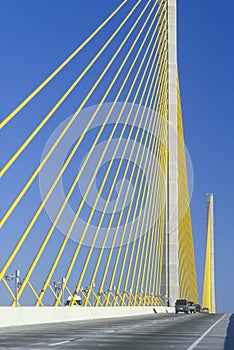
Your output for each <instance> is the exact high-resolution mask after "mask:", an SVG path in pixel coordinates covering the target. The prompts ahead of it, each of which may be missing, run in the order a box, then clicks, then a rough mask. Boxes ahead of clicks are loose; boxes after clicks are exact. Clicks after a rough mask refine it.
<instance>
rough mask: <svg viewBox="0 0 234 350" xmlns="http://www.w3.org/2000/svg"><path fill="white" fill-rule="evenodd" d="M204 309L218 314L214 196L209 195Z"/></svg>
mask: <svg viewBox="0 0 234 350" xmlns="http://www.w3.org/2000/svg"><path fill="white" fill-rule="evenodd" d="M202 307H206V308H208V309H209V312H210V313H216V301H215V273H214V195H213V194H208V195H207V245H206V263H205V272H204V285H203V299H202Z"/></svg>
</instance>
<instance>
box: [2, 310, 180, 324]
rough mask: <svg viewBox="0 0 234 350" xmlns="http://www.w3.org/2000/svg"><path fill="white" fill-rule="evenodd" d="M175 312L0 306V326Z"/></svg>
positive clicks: (170, 311) (171, 311)
mask: <svg viewBox="0 0 234 350" xmlns="http://www.w3.org/2000/svg"><path fill="white" fill-rule="evenodd" d="M167 312H168V313H173V312H174V308H173V307H163V306H145V307H144V306H140V307H133V306H132V307H131V306H130V307H76V306H74V307H30V306H26V307H25V306H22V307H5V306H3V307H0V327H8V326H20V325H29V324H42V323H54V322H69V321H82V320H95V319H101V318H115V317H128V316H140V315H150V314H153V313H167Z"/></svg>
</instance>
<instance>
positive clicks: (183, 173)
mask: <svg viewBox="0 0 234 350" xmlns="http://www.w3.org/2000/svg"><path fill="white" fill-rule="evenodd" d="M177 104H178V188H179V198H178V213H179V237H178V241H179V272H180V291H181V297H183V298H186V299H189V300H193V301H194V302H197V301H198V295H197V283H196V269H195V258H194V247H193V237H192V225H191V216H190V207H189V191H188V178H187V166H186V158H185V147H184V134H183V122H182V108H181V101H180V89H179V79H178V74H177ZM185 266H186V268H185Z"/></svg>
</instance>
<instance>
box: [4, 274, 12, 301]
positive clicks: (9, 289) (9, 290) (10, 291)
mask: <svg viewBox="0 0 234 350" xmlns="http://www.w3.org/2000/svg"><path fill="white" fill-rule="evenodd" d="M2 281H3V283H4V285H5V286H6V288H7V290H8V292H9V293H10V295H11V296H12V298H13V299H15V295H14V293H13V292H12V290H11V288H10V287H9V285H8V283H7V282H6V281H5V278H3V279H2Z"/></svg>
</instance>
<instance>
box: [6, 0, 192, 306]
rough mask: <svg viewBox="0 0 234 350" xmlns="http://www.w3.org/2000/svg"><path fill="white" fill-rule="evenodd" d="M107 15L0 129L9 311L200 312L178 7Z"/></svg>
mask: <svg viewBox="0 0 234 350" xmlns="http://www.w3.org/2000/svg"><path fill="white" fill-rule="evenodd" d="M103 18H105V19H104V20H103V22H102V23H101V24H100V26H99V27H98V28H96V30H94V31H93V33H92V34H91V35H89V36H88V37H87V39H86V40H85V41H84V42H82V43H81V44H80V45H79V46H78V47H77V49H76V50H75V51H74V52H73V53H72V54H71V55H70V56H69V57H67V58H66V59H65V60H64V61H63V62H62V63H61V65H60V66H58V67H57V68H56V69H54V70H53V71H52V73H51V74H50V75H49V76H48V77H47V78H46V79H45V80H44V81H43V82H42V83H41V84H40V85H38V87H37V88H36V89H35V90H34V91H32V93H31V94H30V95H29V96H27V97H26V98H25V100H23V101H22V102H21V103H20V104H19V105H18V106H17V107H15V108H14V109H13V110H12V112H11V113H10V114H8V115H7V116H6V117H5V118H3V120H2V122H1V128H2V134H3V140H4V147H5V149H4V155H3V166H2V169H1V177H2V184H3V186H2V188H3V190H2V193H3V197H2V198H3V201H2V202H3V205H2V207H3V210H2V215H1V247H2V248H1V259H0V260H1V261H0V262H1V266H0V267H1V273H0V279H1V285H0V294H1V296H2V297H1V304H2V305H12V306H15V305H21V306H25V305H35V306H48V305H54V306H59V305H63V303H64V298H65V300H66V299H67V298H68V297H69V303H70V305H77V304H78V301H79V300H80V299H81V300H82V304H83V305H84V306H94V305H95V306H113V307H117V306H150V305H170V306H173V305H174V302H175V300H176V299H177V298H182V299H188V300H193V301H194V302H195V303H198V294H197V283H196V269H195V260H194V248H193V235H192V225H191V216H190V193H191V191H190V190H191V188H190V185H191V182H190V183H189V180H190V181H192V171H191V169H192V168H191V163H190V161H189V155H188V152H187V151H186V147H185V143H184V133H183V118H182V108H181V100H180V88H179V74H178V67H177V37H176V1H175V0H160V1H159V0H158V1H143V0H142V1H141V0H139V1H127V0H125V1H122V2H120V4H119V6H118V7H117V8H116V9H115V10H114V12H113V13H111V14H105V15H103ZM60 76H62V77H63V78H62V79H61V80H60ZM66 79H67V80H66ZM65 81H66V83H64V82H65ZM61 91H62V92H61ZM68 106H69V110H70V111H71V110H72V113H69V114H67V111H68ZM18 270H20V276H18V274H19V272H17V273H15V271H18ZM12 281H14V282H15V286H14V283H13V282H12ZM14 287H15V288H16V291H15V290H14ZM77 296H78V297H79V298H80V299H78V298H77Z"/></svg>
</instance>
